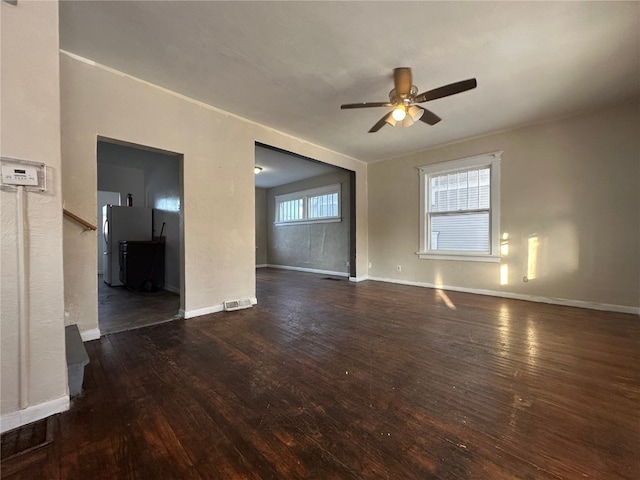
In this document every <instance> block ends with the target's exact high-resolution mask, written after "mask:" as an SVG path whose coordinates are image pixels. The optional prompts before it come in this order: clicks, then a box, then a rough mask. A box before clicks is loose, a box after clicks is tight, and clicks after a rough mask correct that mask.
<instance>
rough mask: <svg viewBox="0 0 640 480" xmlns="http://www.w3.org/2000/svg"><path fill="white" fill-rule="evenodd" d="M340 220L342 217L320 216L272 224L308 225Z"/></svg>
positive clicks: (277, 225) (278, 225) (280, 225)
mask: <svg viewBox="0 0 640 480" xmlns="http://www.w3.org/2000/svg"><path fill="white" fill-rule="evenodd" d="M341 221H342V217H336V218H322V219H319V220H297V221H294V222H274V223H273V224H274V225H275V226H276V227H282V226H284V225H309V224H312V223H337V222H341Z"/></svg>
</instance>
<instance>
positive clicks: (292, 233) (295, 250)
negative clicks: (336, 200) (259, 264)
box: [266, 171, 350, 274]
mask: <svg viewBox="0 0 640 480" xmlns="http://www.w3.org/2000/svg"><path fill="white" fill-rule="evenodd" d="M337 183H339V184H340V185H341V194H340V202H341V203H340V209H341V212H340V214H341V217H342V220H341V221H340V222H333V223H310V224H302V225H274V220H275V197H276V196H277V195H283V194H286V193H292V192H297V191H301V190H308V189H310V188H316V187H322V186H325V185H335V184H337ZM349 198H350V186H349V172H346V171H340V172H335V173H330V174H327V175H322V176H319V177H314V178H309V179H306V180H301V181H299V182H294V183H289V184H287V185H282V186H280V187H274V188H270V189H268V190H267V194H266V204H267V232H268V235H267V263H268V264H270V265H279V266H286V267H298V268H308V269H312V270H323V271H330V272H340V273H345V274H348V273H349V267H348V266H347V262H348V261H349V222H350V202H349Z"/></svg>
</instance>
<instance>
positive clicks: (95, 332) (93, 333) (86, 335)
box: [80, 328, 100, 342]
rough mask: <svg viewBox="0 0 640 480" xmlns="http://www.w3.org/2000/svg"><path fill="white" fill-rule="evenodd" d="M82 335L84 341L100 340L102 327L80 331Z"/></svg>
mask: <svg viewBox="0 0 640 480" xmlns="http://www.w3.org/2000/svg"><path fill="white" fill-rule="evenodd" d="M80 336H81V337H82V341H83V342H89V341H91V340H98V339H99V338H100V329H99V328H92V329H91V330H85V331H84V332H80Z"/></svg>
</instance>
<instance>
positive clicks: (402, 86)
mask: <svg viewBox="0 0 640 480" xmlns="http://www.w3.org/2000/svg"><path fill="white" fill-rule="evenodd" d="M393 83H394V87H395V88H394V89H393V90H391V91H390V92H389V101H388V102H363V103H346V104H344V105H341V106H340V108H341V109H342V110H349V109H353V108H371V107H387V108H391V111H389V112H388V113H387V114H386V115H385V116H384V117H382V118H381V119H380V120H378V122H377V123H376V124H375V125H374V126H373V127H371V128H370V129H369V133H374V132H377V131H378V130H380V129H381V128H382V127H384V126H385V125H386V124H387V123H388V124H389V125H391V126H394V127H395V126H401V127H410V126H411V125H413V124H414V123H415V122H417V121H418V120H420V121H421V122H424V123H426V124H428V125H435V124H436V123H438V122H439V121H440V120H442V119H441V118H440V117H439V116H437V115H436V114H435V113H433V112H432V111H430V110H427V109H426V108H424V107H422V106H420V105H418V103H424V102H428V101H431V100H436V99H438V98H443V97H448V96H450V95H455V94H456V93H462V92H466V91H467V90H472V89H474V88H476V87H477V86H478V82H477V81H476V79H475V78H470V79H468V80H462V81H460V82H455V83H450V84H449V85H444V86H442V87H438V88H434V89H433V90H428V91H426V92H423V93H420V94H418V87H416V86H415V85H413V81H412V79H411V69H410V68H408V67H399V68H394V69H393Z"/></svg>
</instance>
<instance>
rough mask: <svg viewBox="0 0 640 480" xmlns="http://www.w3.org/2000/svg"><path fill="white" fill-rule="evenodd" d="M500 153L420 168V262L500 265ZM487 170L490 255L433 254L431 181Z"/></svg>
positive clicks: (448, 252)
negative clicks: (445, 261) (469, 171)
mask: <svg viewBox="0 0 640 480" xmlns="http://www.w3.org/2000/svg"><path fill="white" fill-rule="evenodd" d="M501 156H502V151H498V152H492V153H486V154H483V155H476V156H473V157H467V158H461V159H458V160H451V161H448V162H443V163H436V164H433V165H425V166H423V167H419V168H418V170H419V172H420V251H419V252H417V255H418V256H419V257H420V258H423V259H440V260H466V261H473V262H499V261H500V163H501V160H502V158H501ZM486 167H489V168H490V170H491V196H490V198H491V206H490V214H489V224H490V226H489V228H490V238H489V240H490V251H489V252H488V253H478V252H463V251H443V250H432V249H431V246H430V242H431V221H430V218H431V217H430V215H429V206H428V205H429V198H430V191H429V189H430V183H431V182H430V181H429V179H430V178H431V177H435V176H439V175H443V174H446V173H453V172H458V171H461V170H471V169H479V168H486Z"/></svg>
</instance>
